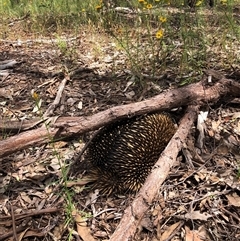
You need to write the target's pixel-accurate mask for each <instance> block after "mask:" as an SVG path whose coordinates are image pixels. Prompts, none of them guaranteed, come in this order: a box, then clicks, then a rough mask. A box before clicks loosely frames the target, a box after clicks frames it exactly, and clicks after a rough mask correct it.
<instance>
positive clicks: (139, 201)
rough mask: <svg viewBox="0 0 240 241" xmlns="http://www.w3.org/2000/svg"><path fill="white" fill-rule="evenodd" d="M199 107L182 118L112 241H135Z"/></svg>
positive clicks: (127, 210) (191, 109)
mask: <svg viewBox="0 0 240 241" xmlns="http://www.w3.org/2000/svg"><path fill="white" fill-rule="evenodd" d="M197 111H198V106H190V107H188V110H187V112H186V114H185V115H184V117H183V118H182V120H181V122H180V125H179V128H178V130H177V132H176V133H175V135H174V136H173V137H172V139H171V141H170V142H169V143H168V145H167V147H166V148H165V150H164V151H163V152H162V154H161V156H160V158H159V159H158V161H157V162H156V164H155V165H154V167H153V169H152V172H151V173H150V175H149V176H148V178H147V180H146V181H145V184H144V185H143V186H142V188H141V189H140V191H139V193H138V194H137V196H136V197H135V199H134V200H133V202H132V203H131V205H130V206H128V207H127V208H126V209H125V212H124V215H123V217H122V219H121V221H120V223H119V225H118V226H117V228H116V230H115V232H114V233H113V235H112V237H111V238H110V241H122V240H135V239H134V235H135V233H136V230H137V228H138V226H139V225H140V222H141V220H142V218H143V216H144V214H145V213H146V211H147V209H148V208H149V206H150V205H151V204H152V202H153V200H154V198H155V197H156V196H157V192H158V190H159V189H160V187H161V185H162V183H163V182H164V181H165V179H166V177H167V176H168V173H169V171H170V168H171V167H172V166H173V165H174V162H175V161H176V158H177V155H178V153H179V151H180V150H181V148H182V145H183V143H184V142H185V139H186V138H187V136H188V133H189V132H190V130H191V126H192V125H193V123H194V121H195V120H196V117H197Z"/></svg>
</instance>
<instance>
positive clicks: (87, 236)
mask: <svg viewBox="0 0 240 241" xmlns="http://www.w3.org/2000/svg"><path fill="white" fill-rule="evenodd" d="M75 212H76V211H75ZM73 216H74V219H75V222H76V224H77V232H78V235H79V236H80V237H81V238H82V239H83V240H84V241H95V239H94V238H93V236H92V235H91V233H90V229H89V227H87V222H86V218H84V217H82V216H81V215H80V214H79V213H77V212H76V213H75V215H74V213H73Z"/></svg>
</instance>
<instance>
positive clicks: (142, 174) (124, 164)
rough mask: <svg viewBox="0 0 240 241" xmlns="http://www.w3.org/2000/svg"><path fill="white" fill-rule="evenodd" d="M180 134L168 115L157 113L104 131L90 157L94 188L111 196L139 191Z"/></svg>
mask: <svg viewBox="0 0 240 241" xmlns="http://www.w3.org/2000/svg"><path fill="white" fill-rule="evenodd" d="M175 131H176V128H175V125H174V123H173V121H172V119H171V117H170V116H169V115H168V114H165V113H155V114H148V115H144V116H138V117H133V118H130V119H125V120H121V121H118V122H116V123H113V124H110V125H108V126H106V127H104V128H102V129H101V130H100V131H99V132H98V133H97V135H96V136H95V137H94V138H93V139H92V141H91V143H90V145H89V147H88V150H87V154H86V157H85V158H86V160H87V161H88V162H89V163H90V166H91V170H90V176H92V177H93V179H95V180H96V182H95V185H94V187H97V188H99V189H100V190H101V191H102V193H105V194H110V193H112V192H114V193H124V192H128V191H138V190H139V189H140V187H141V186H142V184H143V183H144V181H145V179H146V177H147V176H148V174H149V172H150V171H151V168H152V167H153V165H154V164H155V162H156V161H157V160H158V158H159V156H160V154H161V152H162V151H163V150H164V148H165V147H166V145H167V143H168V142H169V140H170V139H171V138H172V136H173V135H174V133H175Z"/></svg>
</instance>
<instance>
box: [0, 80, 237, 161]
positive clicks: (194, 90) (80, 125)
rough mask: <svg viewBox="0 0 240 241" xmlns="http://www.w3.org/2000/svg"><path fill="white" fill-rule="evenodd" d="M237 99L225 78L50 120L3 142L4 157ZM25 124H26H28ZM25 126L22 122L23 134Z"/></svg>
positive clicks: (6, 126) (232, 84)
mask: <svg viewBox="0 0 240 241" xmlns="http://www.w3.org/2000/svg"><path fill="white" fill-rule="evenodd" d="M234 97H240V84H239V83H238V82H236V81H234V80H231V79H224V78H223V79H221V80H220V81H218V82H216V83H215V84H214V85H213V86H210V87H209V86H205V85H204V84H203V82H199V83H195V84H191V85H188V86H185V87H182V88H178V89H173V90H169V91H167V92H165V93H162V94H159V95H157V96H155V97H153V98H150V99H148V100H144V101H141V102H136V103H132V104H127V105H121V106H116V107H113V108H110V109H108V110H105V111H102V112H99V113H97V114H94V115H92V116H88V117H59V118H58V117H51V118H47V119H46V120H43V125H42V126H41V127H39V128H38V129H34V130H29V131H26V132H23V133H20V134H18V135H15V136H11V137H9V138H7V139H5V140H2V141H0V157H3V156H6V155H8V154H11V153H14V152H16V151H18V150H22V149H25V148H27V147H29V146H32V145H40V144H44V143H48V142H52V141H56V140H59V139H62V138H69V137H73V136H76V135H79V134H82V133H85V132H88V131H92V130H95V129H98V128H99V127H101V126H104V125H106V124H109V123H110V122H112V121H115V120H117V119H119V118H127V117H131V116H134V115H141V114H145V113H148V112H154V111H160V110H169V109H172V108H175V107H180V106H189V105H199V106H204V105H211V104H213V103H216V102H217V101H219V100H220V99H221V98H227V99H228V100H230V99H232V98H234ZM23 123H24V124H25V122H23ZM23 123H22V122H19V126H18V127H19V131H20V130H21V125H23ZM14 124H16V123H14ZM14 128H16V126H14ZM10 129H11V122H9V121H8V123H7V124H6V122H4V121H3V120H0V132H2V133H6V132H7V130H10Z"/></svg>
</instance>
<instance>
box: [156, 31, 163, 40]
mask: <svg viewBox="0 0 240 241" xmlns="http://www.w3.org/2000/svg"><path fill="white" fill-rule="evenodd" d="M162 36H163V30H162V29H159V30H158V31H157V33H156V38H157V39H160V38H162Z"/></svg>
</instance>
